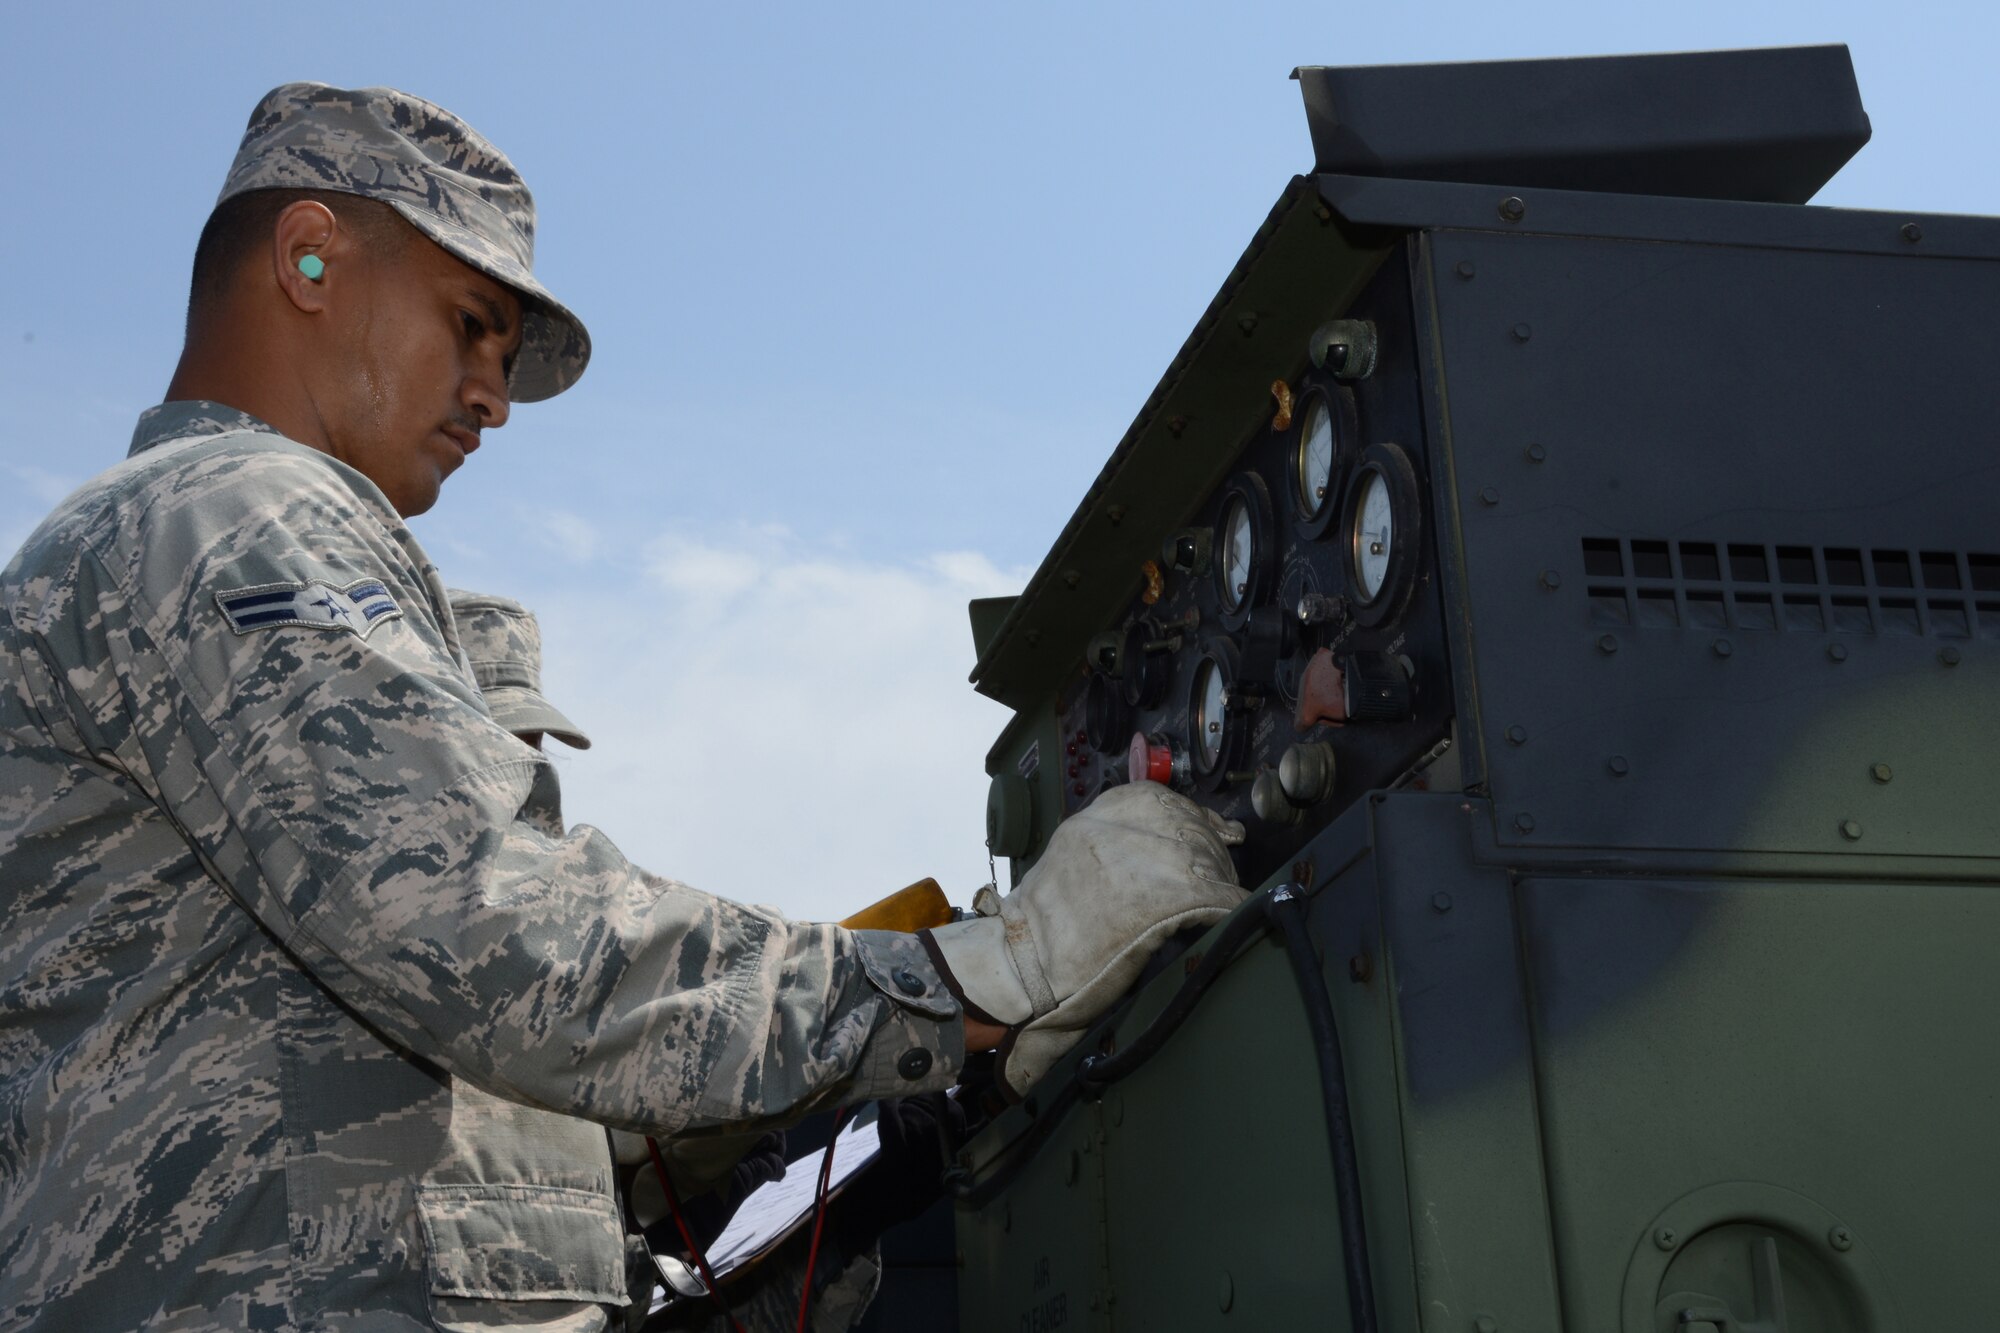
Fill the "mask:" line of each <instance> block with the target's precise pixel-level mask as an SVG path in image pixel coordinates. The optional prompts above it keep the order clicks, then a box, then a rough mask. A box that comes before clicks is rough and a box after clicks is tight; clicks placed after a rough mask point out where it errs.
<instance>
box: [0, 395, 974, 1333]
mask: <svg viewBox="0 0 2000 1333" xmlns="http://www.w3.org/2000/svg"><path fill="white" fill-rule="evenodd" d="M544 773H545V761H544V760H543V759H542V757H541V756H540V755H539V754H537V753H536V752H535V751H533V750H531V749H530V748H529V747H528V746H526V745H524V744H522V743H521V742H520V741H518V740H517V739H515V738H514V737H513V736H511V735H509V734H508V733H507V732H506V731H504V730H502V729H501V728H500V727H499V726H497V725H496V724H494V723H493V722H492V721H491V719H490V718H488V716H487V714H486V710H485V707H484V705H483V703H482V702H481V700H480V696H479V692H478V689H477V687H476V685H475V684H474V682H473V679H472V677H471V674H470V672H469V670H468V668H467V665H466V662H465V660H464V655H463V653H462V652H461V651H460V649H459V647H458V644H457V641H456V634H455V630H454V627H453V624H452V621H451V617H450V612H449V610H448V607H447V604H446V600H445V594H444V588H443V584H442V583H441V581H440V580H439V577H438V575H437V572H436V571H435V569H433V567H432V566H431V563H430V561H429V559H428V558H427V557H426V556H425V554H424V552H423V550H422V549H421V548H420V547H419V546H418V544H417V542H416V540H415V539H414V538H413V537H412V536H411V535H410V533H409V531H408V530H407V529H406V528H405V527H404V526H403V524H402V522H401V520H400V519H398V518H397V516H396V515H395V513H394V512H393V511H392V510H391V508H390V507H389V505H388V503H387V502H386V501H385V500H384V498H383V497H382V495H381V493H380V492H379V491H378V490H377V489H376V488H375V487H374V486H373V484H372V483H370V482H369V481H368V480H367V479H366V478H365V477H363V476H362V475H361V474H359V473H358V472H355V471H353V470H352V469H350V468H347V467H345V466H344V465H342V464H340V463H338V462H336V461H335V460H333V459H331V458H329V457H328V456H326V455H323V454H320V453H318V452H315V451H313V450H311V449H308V448H306V447H304V446H302V445H299V444H296V443H294V442H292V441H289V440H286V439H284V438H283V437H282V436H280V435H278V434H277V433H276V432H274V431H272V430H271V429H270V428H269V427H268V426H264V425H262V424H261V423H259V422H257V421H254V420H252V419H251V418H248V417H246V416H244V415H243V414H241V413H238V412H235V411H233V410H231V409H228V408H224V407H221V406H219V405H216V404H212V403H172V404H166V405H163V406H162V407H159V408H155V409H152V410H151V411H150V412H148V413H147V414H146V416H144V417H143V418H141V421H140V427H139V431H138V433H137V435H136V436H135V438H134V441H133V445H132V456H131V457H130V458H128V459H127V460H126V461H125V462H124V463H122V464H120V465H119V466H117V467H115V468H113V469H111V470H110V471H108V472H106V473H104V474H103V475H101V476H99V477H98V478H96V479H95V480H93V481H92V482H90V483H88V484H87V485H86V486H85V487H84V488H83V489H82V490H81V491H79V492H78V493H77V494H76V495H74V496H72V497H71V498H70V499H68V500H67V501H65V502H64V503H63V504H62V505H61V506H60V507H59V508H58V509H57V510H56V512H55V513H54V514H52V515H51V516H50V517H49V518H48V519H47V521H45V522H44V523H43V524H42V526H41V527H40V528H39V529H37V530H36V532H35V533H34V534H33V535H32V536H30V537H29V539H28V541H27V543H26V544H25V546H24V547H23V548H22V550H21V552H20V553H19V554H18V555H17V556H16V557H15V559H14V561H13V562H12V564H11V565H9V566H8V567H7V569H6V571H5V572H4V574H0V1327H7V1328H15V1327H28V1328H39V1327H93V1328H141V1327H147V1328H162V1329H165V1328H176V1329H177V1328H193V1327H204V1328H206V1327H228V1328H253V1329H254V1328H295V1327H296V1328H357V1329H358V1328H368V1329H375V1328H382V1329H409V1328H423V1327H431V1326H459V1325H472V1326H495V1325H502V1324H504V1325H508V1326H514V1327H518V1326H521V1325H523V1324H538V1323H539V1324H549V1325H555V1326H561V1327H575V1328H590V1327H599V1326H602V1325H603V1324H604V1322H605V1321H606V1320H607V1318H608V1315H607V1311H606V1307H608V1306H616V1305H621V1304H623V1303H624V1302H625V1300H626V1278H625V1269H624V1253H623V1238H622V1235H621V1228H620V1225H619V1219H618V1216H617V1213H616V1210H615V1208H614V1206H613V1204H612V1201H611V1197H610V1181H609V1168H608V1163H607V1161H606V1159H605V1154H604V1152H603V1150H602V1147H601V1141H602V1136H601V1135H596V1134H595V1131H593V1130H590V1129H589V1128H588V1127H585V1126H579V1127H578V1130H579V1134H578V1135H577V1136H575V1137H577V1138H578V1145H579V1146H577V1147H576V1148H575V1149H574V1150H572V1149H571V1148H569V1147H568V1146H566V1141H565V1139H564V1138H563V1137H562V1136H561V1135H554V1134H542V1133H539V1132H528V1133H517V1132H514V1130H513V1129H510V1128H509V1125H510V1124H514V1123H515V1122H514V1120H513V1119H512V1117H514V1115H515V1110H514V1108H515V1107H519V1106H525V1107H529V1108H541V1109H542V1110H545V1111H549V1112H555V1113H560V1114H562V1115H569V1116H579V1117H584V1118H588V1119H590V1120H594V1121H597V1122H600V1123H603V1124H609V1125H614V1126H618V1127H621V1128H626V1129H633V1130H639V1131H645V1132H652V1133H664V1134H673V1133H682V1132H687V1131H698V1130H700V1129H702V1128H704V1127H707V1126H715V1125H724V1124H735V1125H754V1124H756V1123H758V1122H762V1121H767V1120H773V1119H778V1118H782V1117H784V1116H786V1115H787V1114H789V1113H794V1112H796V1111H797V1110H799V1109H800V1108H802V1107H805V1106H808V1105H816V1104H830V1103H831V1102H834V1101H845V1100H857V1101H858V1100H863V1099H867V1098H871V1097H876V1096H881V1095H889V1094H895V1093H900V1092H908V1091H914V1090H920V1089H928V1088H935V1087H941V1086H944V1085H946V1084H949V1083H950V1082H951V1081H952V1078H953V1076H954V1074H955V1072H956V1070H957V1068H958V1066H959V1064H960V1062H961V1060H962V1056H963V1051H962V1044H963V1033H962V1029H961V1028H960V1026H959V1018H958V1010H957V1005H956V1003H955V1001H953V1000H952V998H951V997H950V994H949V992H948V991H947V990H946V989H945V988H944V986H943V985H942V984H941V982H940V981H939V979H938V977H937V975H936V973H935V972H934V970H933V969H932V967H931V966H930V964H929V963H928V961H927V960H926V959H925V957H924V954H923V951H922V949H921V948H920V947H918V946H917V944H916V943H915V941H914V940H913V939H912V938H911V937H906V936H897V935H889V934H875V933H866V932H864V933H854V932H848V931H843V930H840V929H838V928H836V927H831V926H820V925H806V924H799V923H794V922H788V921H786V920H784V919H782V918H780V917H778V916H776V915H774V914H772V913H769V912H767V911H763V910H760V909H757V908H751V907H743V906H739V905H737V904H734V903H730V902H726V901H723V900H721V899H717V898H713V897H710V896H708V895H706V894H702V893H699V892H697V891H695V890H693V889H690V888H688V887H687V886H685V885H682V884H679V883H676V882H674V881H672V880H668V879H664V878H661V877H660V876H657V875H653V874H650V873H648V872H646V871H644V870H641V869H639V868H638V867H636V866H633V865H632V864H630V863H629V862H628V861H626V860H625V858H624V857H623V856H622V855H620V854H619V852H618V850H617V848H615V847H614V846H612V844H611V843H610V841H609V840H607V839H606V838H605V837H604V836H603V834H601V833H599V832H597V831H596V830H595V829H592V828H589V827H587V826H578V827H576V828H574V829H572V830H570V831H569V832H567V833H560V832H558V831H557V830H555V829H553V828H551V827H550V826H549V825H548V823H547V821H537V820H535V819H534V818H532V817H524V815H523V810H524V807H529V806H532V804H533V794H534V791H535V788H536V786H537V784H538V782H539V781H541V780H542V777H543V774H544ZM495 1099H498V1102H496V1100H495ZM585 1137H594V1138H596V1139H597V1140H598V1146H595V1147H592V1148H588V1149H586V1148H584V1147H582V1146H581V1143H582V1139H583V1138H585Z"/></svg>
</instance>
